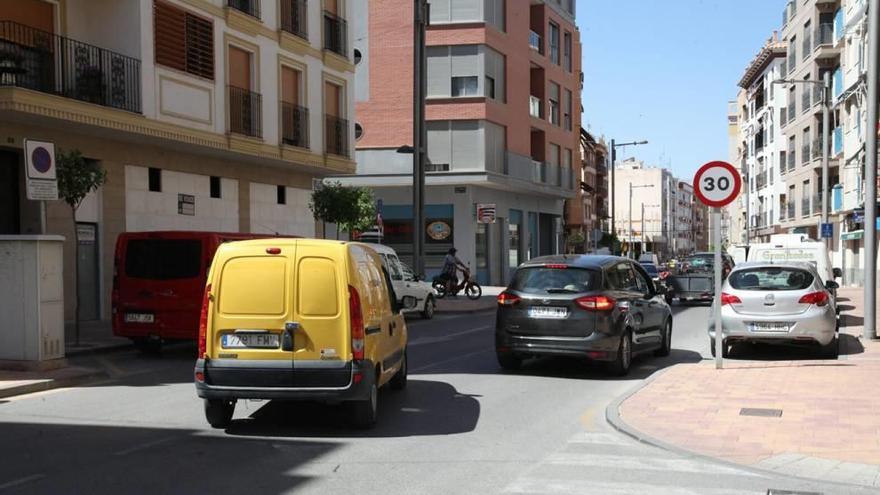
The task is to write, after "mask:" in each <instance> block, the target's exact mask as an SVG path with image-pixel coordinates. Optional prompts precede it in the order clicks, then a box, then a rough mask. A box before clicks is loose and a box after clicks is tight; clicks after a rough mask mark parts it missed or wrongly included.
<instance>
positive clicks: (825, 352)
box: [822, 335, 840, 359]
mask: <svg viewBox="0 0 880 495" xmlns="http://www.w3.org/2000/svg"><path fill="white" fill-rule="evenodd" d="M839 355H840V340H839V339H838V338H837V335H835V336H834V338H833V339H831V342H829V343H827V344H825V345H823V346H822V357H824V358H825V359H837V357H838V356H839Z"/></svg>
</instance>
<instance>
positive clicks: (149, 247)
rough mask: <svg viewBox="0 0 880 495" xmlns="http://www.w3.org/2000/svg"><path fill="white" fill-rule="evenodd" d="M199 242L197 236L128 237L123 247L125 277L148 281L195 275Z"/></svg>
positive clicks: (198, 270) (198, 269)
mask: <svg viewBox="0 0 880 495" xmlns="http://www.w3.org/2000/svg"><path fill="white" fill-rule="evenodd" d="M201 268H202V241H200V240H198V239H132V240H130V241H128V245H127V246H126V248H125V276H126V277H130V278H142V279H148V280H174V279H182V278H194V277H198V276H199V274H200V273H201Z"/></svg>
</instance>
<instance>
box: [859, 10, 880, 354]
mask: <svg viewBox="0 0 880 495" xmlns="http://www.w3.org/2000/svg"><path fill="white" fill-rule="evenodd" d="M878 38H880V0H869V2H868V127H867V131H866V134H867V136H866V139H865V154H866V155H867V156H866V157H865V303H864V306H865V321H864V327H863V328H864V337H865V338H866V339H875V338H877V306H876V305H877V299H876V292H877V227H876V223H877V120H878V119H877V113H878V112H877V110H878V109H877V104H878V97H880V93H878V91H880V88H878V87H877V84H878V83H880V77H878V74H877V71H878V70H880V67H878V63H877V62H878V61H877V57H878V56H880V39H878Z"/></svg>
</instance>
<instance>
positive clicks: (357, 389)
mask: <svg viewBox="0 0 880 495" xmlns="http://www.w3.org/2000/svg"><path fill="white" fill-rule="evenodd" d="M404 303H405V305H406V306H407V307H412V306H414V305H415V301H414V299H413V298H412V297H410V296H407V297H404ZM400 309H401V308H399V307H398V305H397V297H396V296H395V294H394V290H393V287H392V285H391V280H390V277H389V275H388V271H387V270H385V269H384V267H383V266H382V261H381V260H380V259H379V255H378V254H376V252H375V251H374V250H372V249H370V248H369V246H368V245H366V244H361V243H354V242H339V241H329V240H316V239H264V240H255V241H243V242H235V243H229V244H224V245H222V246H220V248H219V249H218V250H217V254H216V257H215V260H214V264H213V265H212V266H211V271H210V273H209V275H208V283H207V285H206V286H205V292H204V297H203V299H202V310H201V317H200V321H199V343H198V360H197V361H196V365H195V384H196V391H197V393H198V395H199V397H201V398H203V399H204V402H205V416H206V418H207V420H208V423H210V424H211V426H213V427H215V428H224V427H226V426H228V425H229V424H230V421H231V418H232V414H233V411H234V409H235V403H236V401H237V400H239V399H281V400H325V401H328V402H331V403H337V402H343V403H346V404H347V405H348V406H350V412H351V420H352V422H353V423H354V424H355V425H357V426H360V427H369V426H372V425H373V424H374V423H375V422H376V419H377V415H378V409H377V400H378V399H377V398H378V390H379V388H380V387H382V386H385V385H389V386H390V387H391V388H393V389H402V388H404V387H405V386H406V381H407V355H406V348H407V329H406V322H405V321H404V318H403V315H402V314H401V313H400Z"/></svg>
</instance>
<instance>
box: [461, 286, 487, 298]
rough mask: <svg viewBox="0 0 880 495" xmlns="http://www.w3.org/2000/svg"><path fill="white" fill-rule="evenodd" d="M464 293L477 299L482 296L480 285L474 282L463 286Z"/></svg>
mask: <svg viewBox="0 0 880 495" xmlns="http://www.w3.org/2000/svg"><path fill="white" fill-rule="evenodd" d="M464 293H465V295H466V296H467V297H468V299H471V300H476V299H479V298H480V297H482V295H483V288H482V287H480V285H479V284H476V283H473V284H468V285H467V286H466V287H465V288H464Z"/></svg>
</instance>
